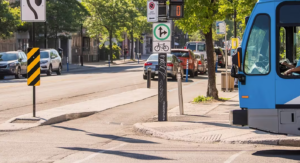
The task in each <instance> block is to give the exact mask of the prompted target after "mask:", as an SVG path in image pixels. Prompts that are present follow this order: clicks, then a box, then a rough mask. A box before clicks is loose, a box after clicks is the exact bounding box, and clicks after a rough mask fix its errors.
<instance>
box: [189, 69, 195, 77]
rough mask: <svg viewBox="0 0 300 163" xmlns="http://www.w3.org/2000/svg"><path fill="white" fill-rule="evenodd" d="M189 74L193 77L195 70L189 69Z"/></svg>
mask: <svg viewBox="0 0 300 163" xmlns="http://www.w3.org/2000/svg"><path fill="white" fill-rule="evenodd" d="M189 74H190V77H191V78H194V77H195V71H194V70H189Z"/></svg>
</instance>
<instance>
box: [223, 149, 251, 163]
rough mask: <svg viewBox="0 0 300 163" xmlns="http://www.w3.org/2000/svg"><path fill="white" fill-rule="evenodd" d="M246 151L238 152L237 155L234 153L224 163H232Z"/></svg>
mask: <svg viewBox="0 0 300 163" xmlns="http://www.w3.org/2000/svg"><path fill="white" fill-rule="evenodd" d="M245 152H246V151H240V152H239V153H236V154H234V155H232V156H230V157H229V158H228V159H227V160H226V161H225V162H224V163H232V161H234V160H235V159H236V158H237V157H239V156H240V155H241V154H243V153H245Z"/></svg>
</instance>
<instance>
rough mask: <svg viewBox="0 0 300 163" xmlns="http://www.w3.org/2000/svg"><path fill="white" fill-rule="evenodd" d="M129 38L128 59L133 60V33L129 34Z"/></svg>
mask: <svg viewBox="0 0 300 163" xmlns="http://www.w3.org/2000/svg"><path fill="white" fill-rule="evenodd" d="M130 37H131V47H130V48H131V51H130V58H131V59H133V44H134V40H133V31H131V32H130Z"/></svg>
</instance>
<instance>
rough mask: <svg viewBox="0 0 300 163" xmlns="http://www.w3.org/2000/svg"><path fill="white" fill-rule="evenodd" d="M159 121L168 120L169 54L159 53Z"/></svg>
mask: <svg viewBox="0 0 300 163" xmlns="http://www.w3.org/2000/svg"><path fill="white" fill-rule="evenodd" d="M158 66H159V68H158V71H159V72H158V121H167V120H168V101H167V54H166V53H159V55H158Z"/></svg>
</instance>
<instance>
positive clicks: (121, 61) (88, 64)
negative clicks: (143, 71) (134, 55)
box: [62, 55, 149, 72]
mask: <svg viewBox="0 0 300 163" xmlns="http://www.w3.org/2000/svg"><path fill="white" fill-rule="evenodd" d="M148 57H149V56H148V55H144V56H143V57H142V59H140V60H131V59H125V60H124V59H122V58H121V59H118V60H114V61H113V63H110V66H114V65H122V64H128V63H138V62H139V63H140V64H141V63H144V61H146V60H147V59H148ZM108 66H109V63H108V60H107V61H100V62H85V63H83V66H81V65H80V64H79V63H77V64H76V63H75V64H69V71H72V70H86V69H90V68H97V67H108ZM62 70H63V72H66V71H67V65H66V64H65V65H63V69H62Z"/></svg>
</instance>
